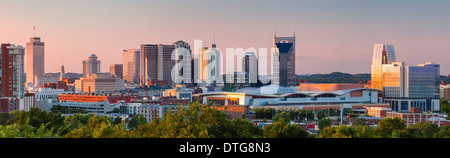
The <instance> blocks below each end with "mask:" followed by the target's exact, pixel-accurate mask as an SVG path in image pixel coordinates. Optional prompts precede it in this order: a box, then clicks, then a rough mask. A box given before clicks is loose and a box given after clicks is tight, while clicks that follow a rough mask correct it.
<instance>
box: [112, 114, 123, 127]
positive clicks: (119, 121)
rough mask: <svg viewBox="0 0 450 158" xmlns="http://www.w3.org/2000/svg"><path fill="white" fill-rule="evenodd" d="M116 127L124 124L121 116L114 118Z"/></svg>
mask: <svg viewBox="0 0 450 158" xmlns="http://www.w3.org/2000/svg"><path fill="white" fill-rule="evenodd" d="M113 123H114V124H115V125H117V124H120V123H122V118H120V117H119V116H117V117H116V118H114V122H113Z"/></svg>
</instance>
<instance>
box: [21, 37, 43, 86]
mask: <svg viewBox="0 0 450 158" xmlns="http://www.w3.org/2000/svg"><path fill="white" fill-rule="evenodd" d="M26 58H27V63H26V66H27V69H26V73H27V81H26V82H27V84H30V85H31V84H32V85H33V86H39V85H37V84H36V83H35V81H36V80H37V79H36V77H42V76H44V73H45V52H44V42H41V38H40V37H31V38H30V42H28V43H27V47H26Z"/></svg>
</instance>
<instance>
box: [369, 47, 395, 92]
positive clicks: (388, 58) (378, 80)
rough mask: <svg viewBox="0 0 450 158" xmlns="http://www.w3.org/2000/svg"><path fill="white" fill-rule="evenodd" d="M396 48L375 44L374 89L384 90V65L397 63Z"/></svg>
mask: <svg viewBox="0 0 450 158" xmlns="http://www.w3.org/2000/svg"><path fill="white" fill-rule="evenodd" d="M395 61H396V59H395V51H394V46H393V45H390V44H375V45H374V48H373V57H372V68H371V69H372V70H371V71H372V73H371V76H372V81H371V82H372V85H371V86H372V88H374V89H379V90H383V84H382V83H383V77H382V65H383V64H391V63H392V62H395Z"/></svg>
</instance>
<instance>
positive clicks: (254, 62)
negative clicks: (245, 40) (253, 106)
mask: <svg viewBox="0 0 450 158" xmlns="http://www.w3.org/2000/svg"><path fill="white" fill-rule="evenodd" d="M242 72H245V78H246V81H247V82H248V83H250V86H252V87H255V86H256V83H257V82H258V58H256V55H255V53H254V52H246V53H245V54H244V58H243V59H242Z"/></svg>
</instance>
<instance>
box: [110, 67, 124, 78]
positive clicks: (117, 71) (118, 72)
mask: <svg viewBox="0 0 450 158" xmlns="http://www.w3.org/2000/svg"><path fill="white" fill-rule="evenodd" d="M109 74H111V76H116V77H118V78H120V79H122V78H123V65H122V64H111V65H109Z"/></svg>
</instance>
